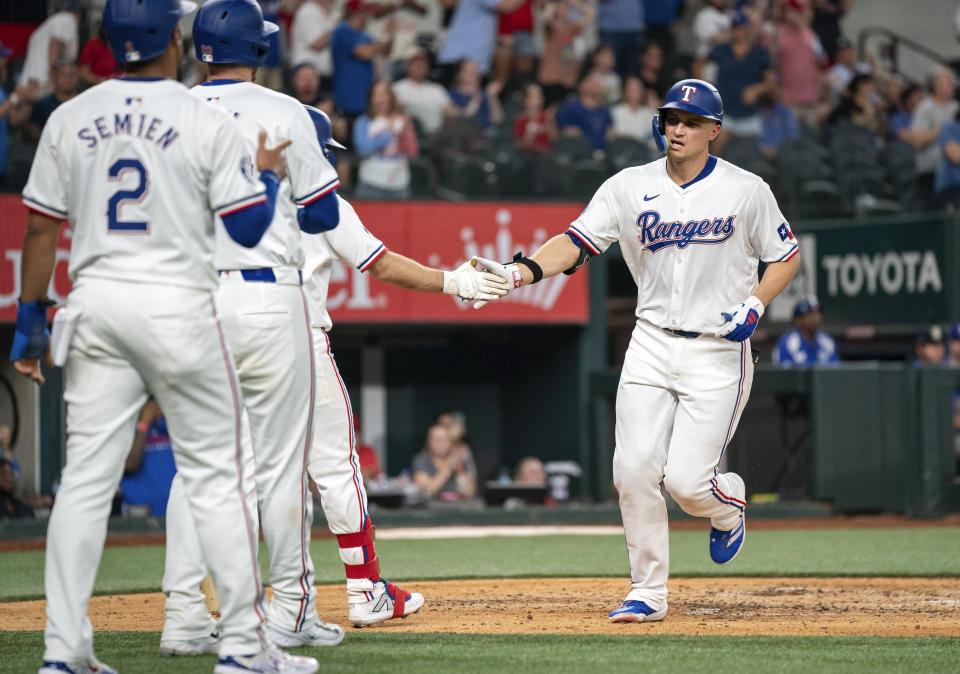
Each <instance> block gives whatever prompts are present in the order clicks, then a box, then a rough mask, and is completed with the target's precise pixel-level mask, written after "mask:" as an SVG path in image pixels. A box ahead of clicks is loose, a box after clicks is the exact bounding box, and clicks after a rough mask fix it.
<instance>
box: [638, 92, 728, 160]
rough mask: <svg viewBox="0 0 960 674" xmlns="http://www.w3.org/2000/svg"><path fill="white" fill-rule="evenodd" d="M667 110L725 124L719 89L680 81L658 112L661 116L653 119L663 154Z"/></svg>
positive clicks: (658, 143) (656, 138)
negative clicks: (684, 111) (681, 111)
mask: <svg viewBox="0 0 960 674" xmlns="http://www.w3.org/2000/svg"><path fill="white" fill-rule="evenodd" d="M666 110H686V111H687V112H692V113H693V114H695V115H700V116H701V117H705V118H707V119H712V120H713V121H715V122H717V123H718V124H722V123H723V99H721V98H720V92H719V91H717V88H716V87H715V86H713V85H712V84H710V83H709V82H704V81H703V80H680V81H679V82H677V83H676V84H674V85H673V86H672V87H670V91H668V92H667V97H666V99H664V102H663V105H661V106H660V108H658V110H657V112H658V113H659V114H657V115H654V117H653V136H654V139H655V140H656V141H657V146H658V147H660V151H661V152H663V151H664V150H665V149H666V144H665V142H664V140H663V135H664V134H665V133H666V122H665V120H664V112H665V111H666Z"/></svg>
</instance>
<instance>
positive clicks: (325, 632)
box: [160, 0, 344, 655]
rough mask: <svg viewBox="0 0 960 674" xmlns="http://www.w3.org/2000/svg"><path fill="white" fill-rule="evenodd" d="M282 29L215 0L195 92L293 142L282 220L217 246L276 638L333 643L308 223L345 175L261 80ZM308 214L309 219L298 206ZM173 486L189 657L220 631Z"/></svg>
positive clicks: (171, 599)
mask: <svg viewBox="0 0 960 674" xmlns="http://www.w3.org/2000/svg"><path fill="white" fill-rule="evenodd" d="M276 30H277V26H276V25H275V24H273V23H270V22H265V21H264V20H263V14H262V13H261V10H260V7H259V6H258V5H257V3H256V2H254V1H253V0H212V1H211V2H208V3H206V4H205V5H204V6H203V7H201V8H200V10H199V11H198V12H197V15H196V18H195V19H194V23H193V39H194V45H195V48H196V52H197V57H198V59H199V60H200V61H202V62H204V63H206V64H207V65H208V68H209V72H208V79H207V81H206V82H204V83H203V84H201V85H199V86H197V87H194V88H193V89H192V90H191V93H192V94H194V96H195V97H196V98H197V99H199V100H201V101H204V103H205V104H210V105H212V106H214V107H220V108H223V109H225V110H227V111H229V112H230V113H231V114H232V115H233V117H234V118H235V119H236V121H237V122H238V124H239V125H240V126H241V128H242V129H243V130H244V133H245V135H246V137H247V141H248V143H252V142H253V141H254V139H256V138H257V134H258V132H259V131H260V129H261V128H262V129H266V131H267V136H268V137H269V138H271V139H277V138H289V139H290V140H292V141H293V145H292V146H291V147H290V149H289V150H287V151H286V153H285V155H286V162H287V179H286V180H283V181H282V182H281V183H280V189H279V193H278V196H277V206H276V214H275V215H274V221H273V224H272V225H271V226H270V229H269V230H268V231H267V233H266V234H265V235H264V237H263V239H262V240H261V241H260V243H259V244H258V245H257V246H256V247H254V248H243V247H241V246H238V245H236V244H235V243H234V242H232V241H230V240H229V239H227V238H226V237H223V236H221V237H219V238H218V239H217V242H216V250H215V254H214V262H215V264H216V267H217V268H218V269H219V270H220V272H219V273H220V288H219V290H218V293H217V301H218V306H219V307H220V314H221V319H222V321H223V326H224V333H225V335H226V341H227V345H228V347H229V348H230V352H231V353H232V355H233V357H234V360H235V363H236V367H237V375H238V377H239V380H240V388H241V391H242V393H243V400H244V407H245V410H246V413H247V418H248V419H249V431H250V433H249V436H245V439H246V441H245V442H244V455H245V458H246V460H247V461H248V465H249V467H251V468H252V469H253V470H254V475H255V478H256V480H255V481H256V493H255V495H254V494H253V493H251V498H253V497H254V496H255V498H256V500H255V501H254V502H253V503H252V504H251V505H252V507H253V508H254V509H256V507H257V505H259V511H260V524H261V528H262V530H263V535H264V540H265V541H266V544H267V550H268V551H269V553H270V584H271V586H272V587H273V597H272V599H271V601H270V605H269V608H268V611H267V624H266V629H267V634H268V636H269V637H270V640H271V641H272V642H273V643H274V644H276V645H278V646H304V645H309V646H332V645H336V644H339V643H340V642H341V641H342V640H343V634H344V633H343V629H342V628H341V627H340V626H339V625H334V624H332V623H327V622H324V621H322V620H320V619H319V618H318V616H317V609H316V602H315V600H314V599H315V590H314V585H313V574H314V570H313V561H312V560H311V559H310V522H311V521H312V498H311V495H310V489H309V486H308V481H307V472H306V467H307V451H308V449H309V447H310V438H311V436H312V428H311V419H312V414H313V407H314V391H313V387H314V365H313V346H312V344H311V341H310V340H311V335H310V318H309V314H308V308H307V300H306V297H305V295H304V293H303V291H302V290H301V287H300V286H301V281H300V279H301V272H300V268H301V267H302V266H303V261H304V256H303V250H302V248H301V245H300V228H301V227H302V228H303V229H304V231H308V232H311V233H319V232H321V231H326V230H329V229H332V228H333V227H335V226H336V225H337V222H338V219H339V213H338V211H339V209H338V206H337V201H336V199H337V197H336V192H335V189H336V187H337V185H338V184H339V180H338V178H337V173H336V171H335V170H334V168H333V167H332V166H331V165H330V164H329V163H328V162H327V160H326V159H325V157H324V154H323V152H322V150H321V149H320V147H318V145H317V142H316V134H315V131H314V127H313V123H312V121H311V119H310V116H309V115H308V114H307V112H306V110H304V108H303V105H301V104H300V103H299V102H298V101H297V100H296V99H294V98H291V97H290V96H286V95H284V94H281V93H277V92H275V91H272V90H270V89H267V88H265V87H262V86H260V85H257V84H254V83H253V78H254V75H255V72H256V69H257V67H258V66H259V65H262V64H263V62H264V60H265V58H266V55H267V51H268V49H269V37H268V36H269V35H270V34H271V33H273V32H276ZM298 206H300V208H301V210H302V212H303V217H301V219H300V223H299V224H298V219H297V208H298ZM181 498H182V491H181V489H180V484H179V480H178V479H177V478H175V479H174V484H173V487H172V488H171V496H170V505H169V507H168V511H167V541H168V548H167V553H168V554H167V564H166V570H165V573H164V581H163V584H164V592H165V593H166V594H167V601H166V607H165V608H166V618H165V621H164V632H163V635H162V637H161V641H160V651H161V653H164V654H167V655H175V654H180V655H189V654H195V653H202V652H206V651H209V650H211V649H214V648H216V638H215V636H212V635H214V634H215V631H216V628H215V625H214V624H213V622H212V619H211V618H210V616H209V614H208V613H207V611H206V610H205V607H204V604H203V602H202V601H198V600H200V599H202V594H201V592H200V583H201V582H202V580H203V577H204V575H205V570H204V568H203V566H202V558H201V557H200V555H199V554H197V553H198V552H199V550H198V549H197V547H196V542H195V541H196V534H195V532H194V531H193V526H192V522H191V521H190V513H189V511H188V510H187V509H186V508H183V507H182V504H181V502H180V501H181Z"/></svg>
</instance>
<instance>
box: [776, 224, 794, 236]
mask: <svg viewBox="0 0 960 674" xmlns="http://www.w3.org/2000/svg"><path fill="white" fill-rule="evenodd" d="M777 234H779V235H780V240H781V241H786V240H787V239H790V240H791V241H793V240H794V239H793V232H791V231H790V225H788V224H787V223H785V222H784V223H782V224H781V225H780V226H779V227H777Z"/></svg>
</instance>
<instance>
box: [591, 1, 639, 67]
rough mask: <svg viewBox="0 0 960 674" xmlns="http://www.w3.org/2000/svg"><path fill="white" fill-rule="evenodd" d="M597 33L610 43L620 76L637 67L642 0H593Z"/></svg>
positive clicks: (606, 42)
mask: <svg viewBox="0 0 960 674" xmlns="http://www.w3.org/2000/svg"><path fill="white" fill-rule="evenodd" d="M597 37H598V38H599V39H600V44H606V45H610V46H611V47H613V51H614V52H615V53H616V55H617V72H618V73H619V74H620V77H621V78H624V77H626V76H627V75H629V74H631V73H633V72H635V71H636V69H637V64H638V63H639V59H640V50H641V49H643V0H602V1H601V2H600V3H598V4H597Z"/></svg>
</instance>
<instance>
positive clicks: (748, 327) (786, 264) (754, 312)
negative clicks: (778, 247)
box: [716, 255, 800, 342]
mask: <svg viewBox="0 0 960 674" xmlns="http://www.w3.org/2000/svg"><path fill="white" fill-rule="evenodd" d="M799 268H800V256H799V255H794V256H793V257H792V258H790V259H789V260H785V261H783V262H771V263H770V264H768V265H767V269H766V271H765V272H763V278H762V279H761V280H760V284H759V285H758V286H757V289H756V290H755V291H754V292H753V295H751V296H750V297H748V298H747V299H745V300H744V301H743V302H741V303H740V304H738V305H737V306H734V307H730V308H729V309H727V310H726V311H723V312H721V316H722V317H723V319H724V320H726V323H724V324H723V325H721V326H720V327H719V328H717V333H716V334H717V337H723V338H724V339H726V340H729V341H731V342H743V341H745V340H747V339H749V338H750V335H752V334H753V331H754V330H756V329H757V323H759V322H760V317H761V316H763V312H764V309H765V308H766V306H767V305H768V304H770V302H772V301H773V298H774V297H776V296H777V295H779V294H780V293H781V292H783V289H784V288H786V287H787V285H788V284H789V283H790V281H792V280H793V277H794V276H795V275H796V273H797V270H798V269H799Z"/></svg>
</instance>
